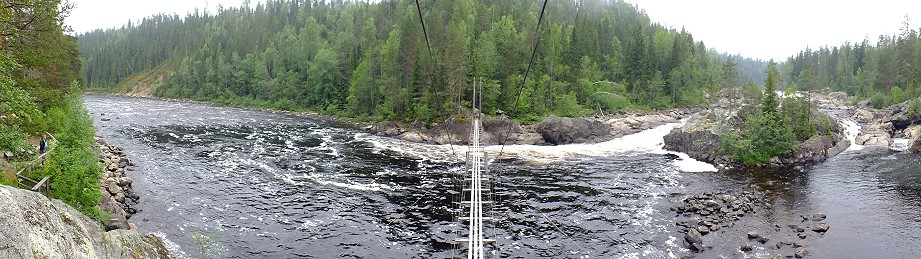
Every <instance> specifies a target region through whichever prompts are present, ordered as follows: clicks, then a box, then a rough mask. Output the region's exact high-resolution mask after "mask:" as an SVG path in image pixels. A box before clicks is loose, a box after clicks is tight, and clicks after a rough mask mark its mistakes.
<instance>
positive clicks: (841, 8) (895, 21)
mask: <svg viewBox="0 0 921 259" xmlns="http://www.w3.org/2000/svg"><path fill="white" fill-rule="evenodd" d="M71 1H73V2H74V3H75V4H76V8H75V9H74V10H73V12H72V13H71V16H70V17H68V18H67V20H66V23H67V24H68V25H70V26H72V28H73V30H74V32H75V33H83V32H88V31H91V30H94V29H99V28H102V29H105V28H112V27H120V26H121V25H123V24H125V23H126V22H127V21H128V20H134V21H138V20H140V19H141V18H143V17H147V16H150V15H153V14H157V13H178V14H179V15H180V16H182V15H185V14H186V13H188V12H190V11H192V10H194V9H195V8H196V7H198V8H199V10H203V9H204V7H205V5H206V3H207V5H208V7H209V10H211V11H212V12H214V10H216V7H217V5H218V4H219V3H220V4H223V5H224V6H225V7H231V6H234V7H236V6H240V4H241V3H242V2H243V1H242V0H207V1H205V0H71ZM627 1H628V2H631V3H636V4H637V5H638V6H639V7H640V8H641V9H645V10H646V13H647V14H648V15H649V17H650V19H651V20H652V21H653V22H659V23H661V24H664V25H666V26H670V27H674V28H676V29H680V28H681V27H684V28H685V29H686V30H688V31H689V32H691V33H692V34H693V35H694V38H695V39H696V40H702V41H703V42H704V44H706V45H707V47H708V48H714V49H716V50H718V51H721V52H728V53H732V54H735V53H741V54H742V55H744V56H746V57H752V58H760V59H764V60H767V59H771V58H773V59H775V60H777V61H784V60H786V58H787V57H789V56H791V55H793V54H795V53H797V52H799V51H801V50H803V49H805V48H806V47H807V46H811V47H812V48H813V49H817V48H818V47H820V46H824V45H830V46H837V45H840V44H841V43H843V42H845V41H850V42H860V41H863V39H864V37H868V38H869V39H870V43H872V44H875V43H876V41H877V39H878V37H879V35H880V34H889V35H892V34H897V33H898V32H899V28H901V27H902V20H903V19H904V17H905V15H908V16H909V18H910V20H911V28H914V29H916V30H917V29H918V28H919V25H921V1H916V0H873V1H861V2H857V1H834V0H770V1H762V0H749V1H745V0H627ZM251 2H252V3H251V4H253V5H255V3H256V2H259V1H258V0H252V1H251Z"/></svg>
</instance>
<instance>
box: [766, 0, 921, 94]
mask: <svg viewBox="0 0 921 259" xmlns="http://www.w3.org/2000/svg"><path fill="white" fill-rule="evenodd" d="M899 31H900V32H899V34H898V35H880V36H879V38H878V40H877V41H876V44H875V45H874V44H872V43H871V42H870V40H869V39H864V40H863V41H862V42H859V43H850V42H847V43H844V44H842V45H841V46H833V47H828V46H825V47H821V48H819V49H817V50H813V49H810V48H807V49H805V50H803V51H801V52H799V53H797V54H795V55H793V56H791V57H790V58H788V59H787V62H785V63H784V64H783V65H782V71H783V72H782V73H783V74H784V75H786V77H785V78H784V82H785V83H786V84H787V85H793V86H795V87H796V88H797V89H799V90H818V89H824V88H829V89H831V90H833V91H843V92H847V93H848V95H850V96H853V97H855V99H854V100H855V101H858V100H870V103H871V104H873V106H875V107H876V108H882V107H886V106H889V105H892V104H897V103H902V102H905V101H907V100H909V99H915V98H917V97H918V96H921V86H919V83H921V39H919V35H918V31H917V30H915V29H913V28H911V27H910V26H909V19H908V17H907V16H906V17H905V19H904V21H903V24H902V27H901V28H900V29H899ZM914 102H915V106H918V105H919V104H917V102H918V101H914Z"/></svg>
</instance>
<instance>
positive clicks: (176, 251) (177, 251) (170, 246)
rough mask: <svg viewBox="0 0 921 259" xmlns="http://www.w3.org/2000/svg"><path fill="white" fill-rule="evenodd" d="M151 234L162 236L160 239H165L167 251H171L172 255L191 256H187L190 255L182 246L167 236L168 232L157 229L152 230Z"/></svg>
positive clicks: (164, 244) (175, 256)
mask: <svg viewBox="0 0 921 259" xmlns="http://www.w3.org/2000/svg"><path fill="white" fill-rule="evenodd" d="M150 234H152V235H154V236H156V237H158V238H160V241H163V246H164V247H165V248H166V251H168V252H169V255H170V257H173V258H189V257H187V256H188V255H186V253H185V252H183V251H182V247H181V246H179V245H178V244H176V243H174V242H173V241H172V240H169V238H166V234H164V233H163V232H159V231H155V232H151V233H150Z"/></svg>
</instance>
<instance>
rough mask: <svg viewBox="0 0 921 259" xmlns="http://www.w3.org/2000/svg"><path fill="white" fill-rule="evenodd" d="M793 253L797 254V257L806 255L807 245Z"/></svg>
mask: <svg viewBox="0 0 921 259" xmlns="http://www.w3.org/2000/svg"><path fill="white" fill-rule="evenodd" d="M793 255H794V256H796V258H803V257H806V248H805V247H800V248H797V249H796V253H794V254H793Z"/></svg>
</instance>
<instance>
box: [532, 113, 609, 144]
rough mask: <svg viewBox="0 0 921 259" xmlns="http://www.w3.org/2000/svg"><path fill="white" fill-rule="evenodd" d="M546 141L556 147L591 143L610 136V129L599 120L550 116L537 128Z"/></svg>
mask: <svg viewBox="0 0 921 259" xmlns="http://www.w3.org/2000/svg"><path fill="white" fill-rule="evenodd" d="M536 130H537V133H539V134H540V135H541V136H542V137H543V138H544V141H546V142H547V143H550V144H554V145H563V144H572V143H582V142H591V141H595V140H599V139H602V138H605V137H607V136H608V135H610V129H609V127H608V126H607V125H606V124H604V123H602V122H600V121H597V120H590V119H586V118H560V117H556V116H550V117H547V118H546V119H544V120H543V121H541V122H540V123H538V124H537V126H536Z"/></svg>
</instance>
